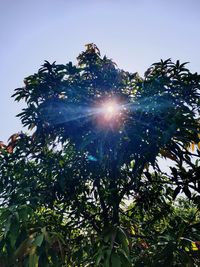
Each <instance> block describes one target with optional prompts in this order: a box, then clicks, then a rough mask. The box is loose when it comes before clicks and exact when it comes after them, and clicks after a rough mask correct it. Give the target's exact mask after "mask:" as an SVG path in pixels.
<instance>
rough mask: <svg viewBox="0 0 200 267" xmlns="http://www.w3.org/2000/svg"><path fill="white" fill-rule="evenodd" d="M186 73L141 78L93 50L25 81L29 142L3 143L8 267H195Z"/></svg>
mask: <svg viewBox="0 0 200 267" xmlns="http://www.w3.org/2000/svg"><path fill="white" fill-rule="evenodd" d="M186 65H187V63H180V62H179V61H176V62H175V63H174V62H172V60H171V59H167V60H165V61H163V60H161V61H160V62H157V63H154V64H152V65H151V66H150V68H149V69H148V70H147V71H146V72H145V74H144V77H141V76H139V74H138V73H130V72H126V71H124V70H121V69H119V68H118V67H117V65H116V64H115V63H114V62H113V61H112V60H111V59H109V58H107V57H106V56H104V57H102V56H101V54H100V51H99V49H98V48H97V47H96V45H94V44H88V45H86V50H85V51H84V52H82V53H81V54H80V55H79V56H78V57H77V64H76V65H73V64H72V62H69V63H67V64H62V65H61V64H56V62H53V63H52V64H51V63H49V62H48V61H45V63H44V65H42V67H41V68H40V69H39V70H38V72H37V73H35V74H33V75H31V76H29V77H26V78H25V79H24V86H23V87H21V88H17V89H15V93H14V94H13V97H14V98H15V100H16V101H24V103H25V108H24V109H23V110H22V112H21V113H20V114H18V115H17V116H18V117H19V118H20V119H21V122H22V124H23V126H25V127H27V128H28V133H24V132H21V133H16V134H13V135H12V136H11V137H10V139H9V141H8V144H3V143H2V142H1V143H0V189H1V191H0V192H1V195H0V197H1V210H0V217H1V218H0V232H1V237H0V261H1V266H10V267H12V266H13V267H14V266H16V267H18V266H19V267H20V266H22V267H23V266H30V267H34V266H39V267H40V266H41V267H45V266H55V267H56V266H59V267H60V266H103V267H109V266H112V267H118V266H119V267H120V266H121V267H128V266H136V267H137V266H141V267H142V266H147V267H151V266H152V267H154V266H199V264H200V252H199V246H200V242H199V241H200V221H199V219H200V213H199V212H200V211H199V209H200V180H199V177H200V165H199V163H200V145H199V142H200V125H199V115H200V105H199V104H200V102H199V93H200V91H199V90H200V75H198V74H197V73H191V72H190V71H189V70H188V69H187V68H186ZM160 158H163V162H164V163H162V162H160V160H159V159H160ZM169 160H170V161H173V164H172V165H171V167H170V169H169V171H168V172H167V173H166V172H164V171H163V168H162V165H163V164H166V162H168V161H169ZM179 193H182V195H183V196H184V197H182V198H180V197H179ZM177 196H178V197H177Z"/></svg>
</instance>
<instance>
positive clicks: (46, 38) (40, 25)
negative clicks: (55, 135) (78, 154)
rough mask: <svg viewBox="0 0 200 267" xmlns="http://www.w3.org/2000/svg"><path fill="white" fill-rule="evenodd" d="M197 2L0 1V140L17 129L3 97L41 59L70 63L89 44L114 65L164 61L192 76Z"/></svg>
mask: <svg viewBox="0 0 200 267" xmlns="http://www.w3.org/2000/svg"><path fill="white" fill-rule="evenodd" d="M199 14H200V1H199V0H187V1H186V0H132V1H131V0H107V1H106V0H93V1H92V0H32V1H31V0H0V25H1V27H0V59H1V64H0V120H1V127H0V140H3V141H7V139H8V137H9V136H10V135H11V134H12V133H15V132H18V131H20V130H21V129H22V126H21V124H20V121H19V119H18V118H16V117H15V115H16V114H17V113H19V112H20V110H21V108H22V107H23V105H22V104H20V103H14V100H13V99H11V95H12V93H13V90H14V89H15V88H17V87H21V86H23V79H24V77H26V76H28V75H31V74H33V73H34V72H36V71H37V70H38V68H39V67H40V65H41V64H43V61H44V60H49V61H50V62H53V61H55V60H56V62H57V63H67V62H68V61H73V62H74V63H75V62H76V57H77V56H78V54H79V53H80V52H81V51H82V50H84V45H85V44H87V43H90V42H93V43H95V44H96V45H97V46H98V47H99V48H100V50H101V53H102V54H103V55H104V54H106V55H107V56H108V57H110V58H112V59H113V60H114V61H115V62H116V63H117V65H118V67H119V68H122V69H124V70H128V71H131V72H136V71H138V72H139V74H140V75H143V73H144V71H145V70H146V69H147V68H148V67H149V66H150V65H151V64H152V63H154V62H156V61H159V60H160V59H161V58H162V59H167V58H172V59H173V60H177V59H180V60H181V61H183V62H185V61H189V62H190V64H189V65H188V67H189V69H190V70H191V71H193V72H196V71H197V72H199V73H200V53H199V49H200V15H199Z"/></svg>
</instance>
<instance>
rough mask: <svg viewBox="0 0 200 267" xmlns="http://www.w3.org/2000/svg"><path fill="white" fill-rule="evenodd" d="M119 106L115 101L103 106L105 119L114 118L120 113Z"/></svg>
mask: <svg viewBox="0 0 200 267" xmlns="http://www.w3.org/2000/svg"><path fill="white" fill-rule="evenodd" d="M118 111H119V107H118V105H117V103H115V102H111V101H110V102H107V103H105V104H103V106H102V113H103V115H104V117H105V119H108V120H110V119H112V118H114V117H116V116H117V115H118Z"/></svg>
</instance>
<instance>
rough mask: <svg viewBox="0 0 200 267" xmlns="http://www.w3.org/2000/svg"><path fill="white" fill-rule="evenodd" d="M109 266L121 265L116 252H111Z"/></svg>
mask: <svg viewBox="0 0 200 267" xmlns="http://www.w3.org/2000/svg"><path fill="white" fill-rule="evenodd" d="M111 266H112V267H121V260H120V257H119V255H118V254H117V253H115V252H114V253H112V254H111Z"/></svg>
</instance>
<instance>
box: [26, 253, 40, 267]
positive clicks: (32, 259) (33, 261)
mask: <svg viewBox="0 0 200 267" xmlns="http://www.w3.org/2000/svg"><path fill="white" fill-rule="evenodd" d="M38 260H39V257H38V256H37V255H36V254H30V255H29V261H28V262H29V267H38Z"/></svg>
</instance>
